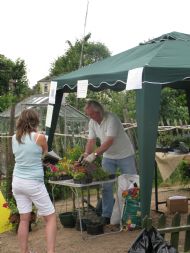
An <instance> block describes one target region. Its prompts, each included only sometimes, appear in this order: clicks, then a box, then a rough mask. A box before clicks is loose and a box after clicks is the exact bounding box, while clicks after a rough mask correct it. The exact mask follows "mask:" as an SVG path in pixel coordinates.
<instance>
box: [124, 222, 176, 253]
mask: <svg viewBox="0 0 190 253" xmlns="http://www.w3.org/2000/svg"><path fill="white" fill-rule="evenodd" d="M177 252H178V251H177V250H176V249H175V248H174V247H173V246H171V245H170V244H169V243H168V242H166V241H165V240H164V238H163V237H162V236H161V235H160V233H159V232H158V231H157V230H156V229H155V228H154V227H152V228H151V229H150V230H146V229H143V230H142V232H141V233H140V235H139V236H138V237H137V239H136V240H135V241H134V243H133V245H132V246H131V248H130V249H129V251H128V253H177Z"/></svg>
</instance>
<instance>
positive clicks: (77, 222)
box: [75, 218, 89, 231]
mask: <svg viewBox="0 0 190 253" xmlns="http://www.w3.org/2000/svg"><path fill="white" fill-rule="evenodd" d="M88 223H89V219H86V218H82V219H81V225H82V230H83V231H86V227H87V224H88ZM75 228H76V230H78V231H80V220H79V219H77V220H76V225H75Z"/></svg>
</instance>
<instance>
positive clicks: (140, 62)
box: [46, 32, 190, 217]
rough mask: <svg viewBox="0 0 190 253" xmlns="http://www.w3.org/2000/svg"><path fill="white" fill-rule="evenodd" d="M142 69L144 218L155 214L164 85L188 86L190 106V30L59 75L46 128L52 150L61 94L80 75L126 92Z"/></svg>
mask: <svg viewBox="0 0 190 253" xmlns="http://www.w3.org/2000/svg"><path fill="white" fill-rule="evenodd" d="M138 68H143V71H142V87H141V88H138V89H137V90H136V118H137V133H138V149H139V171H140V187H141V210H142V216H143V217H144V216H145V215H148V214H149V213H150V204H151V194H152V181H153V177H154V163H155V150H156V139H157V129H158V120H159V110H160V96H161V89H162V88H164V87H171V88H175V89H178V88H179V89H184V90H185V91H186V94H187V104H188V108H190V35H188V34H183V33H179V32H171V33H168V34H164V35H162V36H160V37H158V38H155V39H152V40H149V41H148V42H145V43H140V44H139V45H138V46H136V47H134V48H132V49H129V50H127V51H125V52H122V53H120V54H117V55H115V56H111V57H108V58H106V59H104V60H102V61H100V62H97V63H94V64H91V65H88V66H85V67H83V68H80V69H79V70H77V71H74V72H71V73H68V74H64V75H60V76H58V77H57V78H55V79H54V81H56V82H57V91H56V103H55V105H54V108H53V116H52V124H51V126H50V127H46V131H47V133H48V134H49V140H48V142H49V148H50V149H51V144H52V140H53V134H54V131H55V122H57V118H58V115H59V110H60V105H61V100H62V96H63V94H64V92H75V91H77V82H78V80H88V89H90V90H92V91H102V90H105V89H111V90H115V91H122V90H125V89H126V83H127V78H128V74H129V71H130V70H133V69H138ZM189 111H190V110H189Z"/></svg>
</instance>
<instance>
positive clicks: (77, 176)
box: [73, 172, 86, 180]
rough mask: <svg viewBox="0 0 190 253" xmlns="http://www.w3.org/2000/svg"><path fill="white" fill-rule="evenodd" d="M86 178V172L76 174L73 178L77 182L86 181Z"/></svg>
mask: <svg viewBox="0 0 190 253" xmlns="http://www.w3.org/2000/svg"><path fill="white" fill-rule="evenodd" d="M85 177H86V174H85V173H84V172H75V173H74V174H73V178H74V179H77V180H81V179H84V178H85Z"/></svg>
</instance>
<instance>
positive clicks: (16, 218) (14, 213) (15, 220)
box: [8, 198, 36, 232]
mask: <svg viewBox="0 0 190 253" xmlns="http://www.w3.org/2000/svg"><path fill="white" fill-rule="evenodd" d="M8 207H9V208H10V210H11V213H10V216H9V221H10V223H11V224H12V225H13V229H14V230H15V231H16V232H17V231H18V227H19V222H20V214H19V212H18V209H17V206H16V202H15V200H14V198H11V199H10V200H9V201H8ZM35 222H36V211H35V209H33V210H32V212H31V219H30V226H29V231H32V227H31V224H32V223H35Z"/></svg>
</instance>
